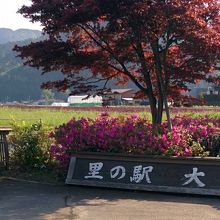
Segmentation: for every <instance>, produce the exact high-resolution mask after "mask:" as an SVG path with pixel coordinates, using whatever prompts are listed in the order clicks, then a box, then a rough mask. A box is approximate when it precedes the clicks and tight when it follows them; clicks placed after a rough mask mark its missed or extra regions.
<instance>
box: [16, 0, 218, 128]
mask: <svg viewBox="0 0 220 220" xmlns="http://www.w3.org/2000/svg"><path fill="white" fill-rule="evenodd" d="M19 12H20V13H21V14H23V15H24V16H25V17H27V18H29V19H31V20H32V21H33V22H41V24H42V26H43V27H44V29H43V31H44V33H45V34H46V35H47V38H46V40H44V41H41V42H37V43H32V44H30V45H28V46H23V47H18V46H17V47H15V50H16V51H18V52H19V55H20V57H22V58H23V59H26V62H25V63H26V64H28V65H30V66H32V67H37V68H40V69H42V72H43V73H47V72H51V71H57V70H60V71H62V72H63V74H64V79H63V80H60V81H55V82H48V83H46V84H44V87H46V88H49V89H50V88H53V87H55V88H57V89H58V90H65V89H67V88H71V89H72V92H73V93H79V92H86V93H89V92H90V91H93V92H96V93H100V92H101V91H103V89H106V88H107V86H108V81H109V80H110V79H115V80H116V81H117V83H121V84H125V83H127V82H128V81H133V82H134V83H135V85H136V86H137V87H138V89H139V91H141V92H142V93H143V94H145V95H147V97H148V98H149V101H150V109H151V114H152V123H153V125H154V127H156V126H157V125H158V124H160V123H161V121H162V112H163V106H164V105H165V107H166V113H167V117H168V121H170V120H169V110H168V106H167V98H169V97H174V98H175V97H178V96H179V95H180V91H182V90H186V89H187V84H189V83H197V82H198V81H200V80H206V81H210V82H213V81H214V82H217V81H218V80H219V77H218V75H216V74H214V73H213V72H214V70H215V69H216V66H217V63H218V62H219V58H220V16H219V15H220V13H219V12H220V5H219V0H203V1H201V0H32V5H31V6H23V7H22V8H21V9H20V11H19ZM84 70H89V73H90V74H85V71H84ZM87 73H88V72H87ZM101 80H104V81H105V83H104V84H103V88H100V87H97V82H99V81H101ZM168 125H169V127H171V124H170V123H168Z"/></svg>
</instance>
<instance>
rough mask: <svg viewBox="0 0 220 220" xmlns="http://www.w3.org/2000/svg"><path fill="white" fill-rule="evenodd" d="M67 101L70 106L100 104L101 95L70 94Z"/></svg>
mask: <svg viewBox="0 0 220 220" xmlns="http://www.w3.org/2000/svg"><path fill="white" fill-rule="evenodd" d="M67 102H68V103H69V105H70V106H78V107H80V106H101V105H102V102H103V101H102V97H101V96H94V97H93V96H90V97H88V96H87V95H74V96H73V95H72V96H69V97H68V100H67Z"/></svg>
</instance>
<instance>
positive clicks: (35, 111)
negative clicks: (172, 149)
mask: <svg viewBox="0 0 220 220" xmlns="http://www.w3.org/2000/svg"><path fill="white" fill-rule="evenodd" d="M105 111H107V112H108V114H109V115H111V116H115V117H116V116H117V117H120V116H128V115H132V114H134V113H137V114H138V115H139V116H141V117H146V118H148V119H150V118H151V116H150V112H149V107H142V108H141V107H124V106H119V107H112V108H102V107H100V108H99V107H97V108H92V107H91V108H90V107H86V108H54V107H48V108H45V107H9V106H0V126H10V125H11V124H12V123H13V122H14V121H16V122H22V121H24V122H25V123H27V124H32V123H34V122H38V121H40V120H41V121H42V122H43V123H44V124H46V125H48V126H52V127H55V126H58V125H61V124H63V123H65V122H67V121H69V120H70V119H71V118H73V117H75V118H76V119H79V118H82V117H86V118H96V117H97V116H98V115H99V114H101V113H102V112H105ZM176 114H184V115H190V116H192V117H204V115H209V117H215V118H220V108H218V107H213V108H210V107H199V108H198V107H193V108H172V109H171V116H172V117H173V116H174V115H176ZM163 118H164V119H166V117H165V115H164V117H163Z"/></svg>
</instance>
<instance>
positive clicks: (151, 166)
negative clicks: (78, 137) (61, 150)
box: [66, 154, 220, 195]
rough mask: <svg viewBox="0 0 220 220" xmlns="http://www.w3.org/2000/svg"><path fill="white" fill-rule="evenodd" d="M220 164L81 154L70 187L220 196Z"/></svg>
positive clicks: (74, 158) (73, 161) (75, 161)
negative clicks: (86, 186)
mask: <svg viewBox="0 0 220 220" xmlns="http://www.w3.org/2000/svg"><path fill="white" fill-rule="evenodd" d="M219 174H220V160H219V159H216V158H215V159H214V158H207V159H206V158H205V159H202V158H200V159H199V158H180V159H179V158H163V157H161V158H160V157H157V158H150V157H135V156H115V155H114V156H113V155H112V156H111V155H100V154H91V155H90V154H81V155H80V154H79V155H75V156H72V158H71V162H70V166H69V171H68V175H67V179H66V183H67V184H74V185H88V186H101V187H112V188H122V189H137V190H146V191H162V192H177V193H193V194H207V195H220V177H219Z"/></svg>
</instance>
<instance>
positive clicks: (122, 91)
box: [111, 89, 133, 94]
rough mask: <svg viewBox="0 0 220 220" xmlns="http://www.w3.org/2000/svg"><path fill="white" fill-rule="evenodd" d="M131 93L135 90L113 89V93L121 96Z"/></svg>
mask: <svg viewBox="0 0 220 220" xmlns="http://www.w3.org/2000/svg"><path fill="white" fill-rule="evenodd" d="M129 91H133V89H111V92H112V93H119V94H122V93H125V92H129Z"/></svg>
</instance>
